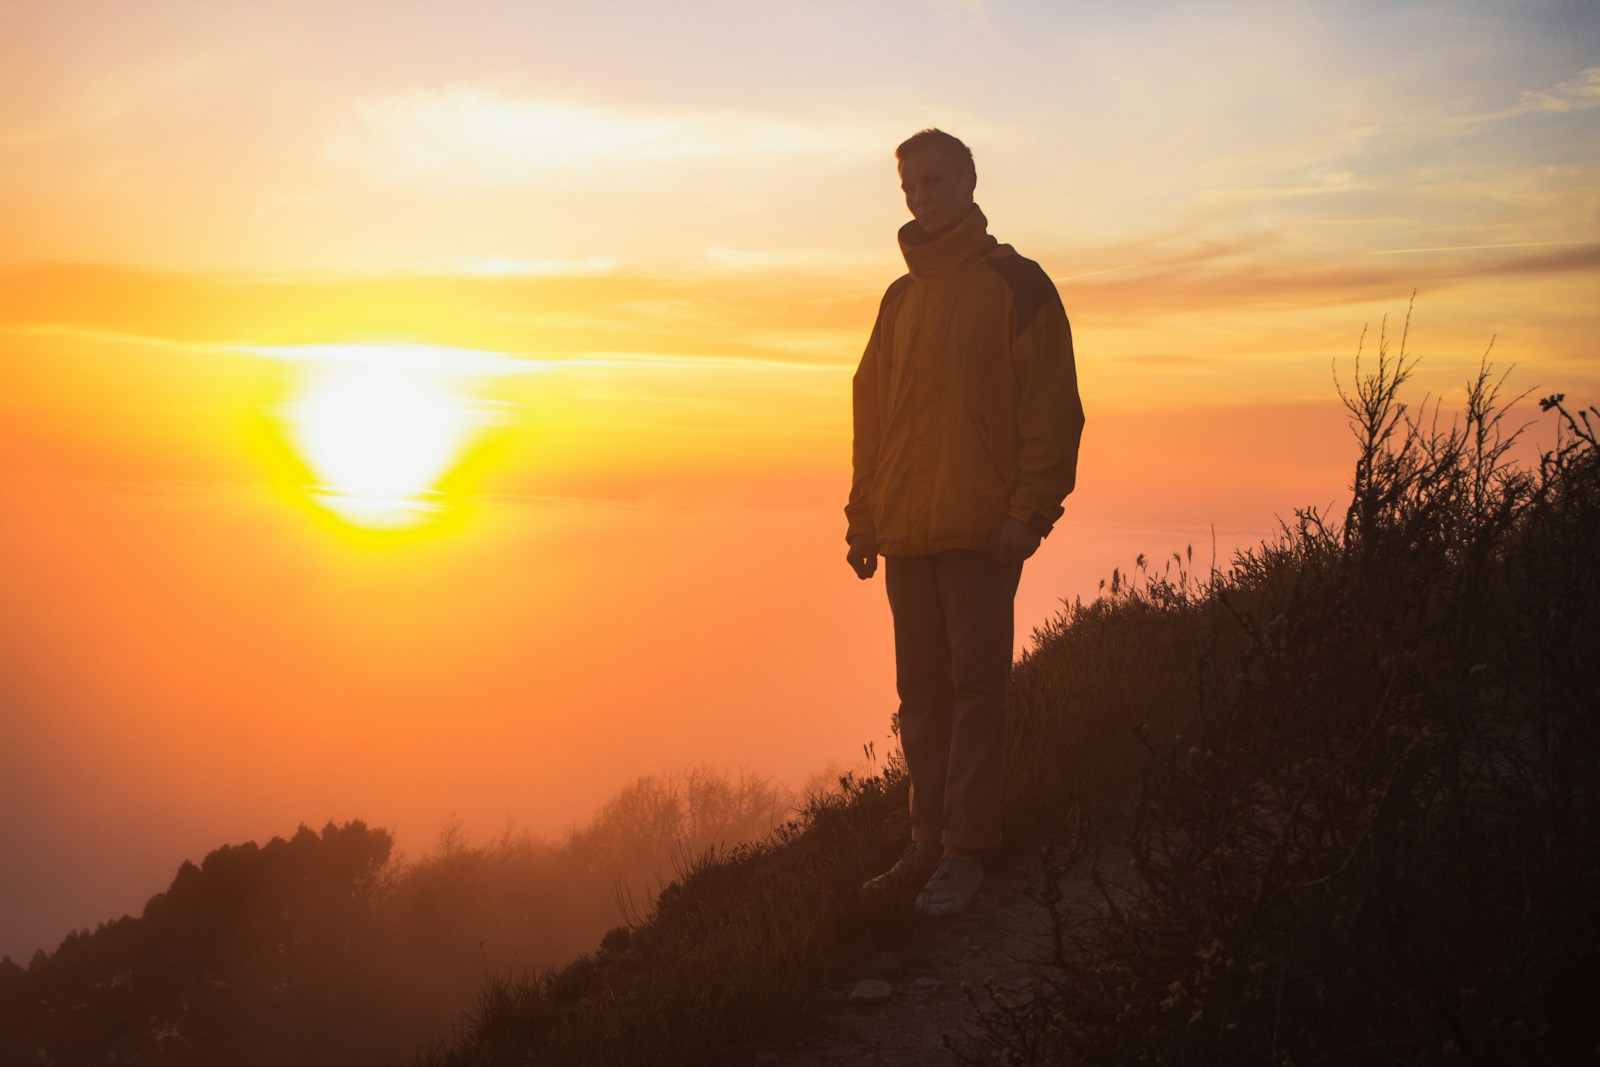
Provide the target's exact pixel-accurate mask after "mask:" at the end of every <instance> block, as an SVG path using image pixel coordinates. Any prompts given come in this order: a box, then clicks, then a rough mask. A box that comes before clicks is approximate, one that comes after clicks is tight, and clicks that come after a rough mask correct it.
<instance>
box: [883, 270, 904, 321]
mask: <svg viewBox="0 0 1600 1067" xmlns="http://www.w3.org/2000/svg"><path fill="white" fill-rule="evenodd" d="M910 287H911V275H910V274H902V275H900V277H898V278H896V279H895V280H894V281H892V282H890V283H889V288H887V289H885V290H884V291H883V300H882V301H881V302H880V303H879V304H878V317H879V318H882V317H883V313H884V312H885V311H888V310H890V309H891V308H893V307H894V305H896V304H898V303H899V302H900V298H901V297H903V296H905V295H906V290H907V289H909V288H910Z"/></svg>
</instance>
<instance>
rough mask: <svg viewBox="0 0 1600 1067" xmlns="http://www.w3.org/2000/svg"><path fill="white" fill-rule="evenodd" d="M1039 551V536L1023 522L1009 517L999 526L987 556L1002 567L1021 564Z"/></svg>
mask: <svg viewBox="0 0 1600 1067" xmlns="http://www.w3.org/2000/svg"><path fill="white" fill-rule="evenodd" d="M1037 551H1039V535H1038V534H1036V533H1034V532H1033V529H1032V528H1031V527H1030V526H1029V525H1028V524H1027V523H1025V522H1018V521H1017V520H1016V519H1013V518H1011V517H1010V516H1007V517H1006V521H1005V522H1004V523H1002V524H1001V526H1000V529H999V531H998V532H997V533H996V534H995V535H994V546H993V547H992V548H991V549H990V550H989V554H990V555H992V556H993V557H994V561H995V562H996V563H998V564H1000V565H1001V566H1002V567H1007V566H1010V565H1011V564H1013V563H1021V562H1022V561H1023V560H1025V559H1027V558H1028V557H1029V556H1031V555H1033V554H1034V553H1035V552H1037Z"/></svg>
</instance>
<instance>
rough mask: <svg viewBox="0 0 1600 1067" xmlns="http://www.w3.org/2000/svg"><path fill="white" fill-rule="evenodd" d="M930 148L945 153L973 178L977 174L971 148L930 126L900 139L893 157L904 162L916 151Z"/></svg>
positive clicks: (956, 138)
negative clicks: (902, 139)
mask: <svg viewBox="0 0 1600 1067" xmlns="http://www.w3.org/2000/svg"><path fill="white" fill-rule="evenodd" d="M930 149H932V150H936V151H940V152H943V153H945V154H946V155H948V156H949V157H950V158H951V159H953V160H954V161H955V162H956V164H957V165H958V166H962V167H965V168H966V170H967V173H968V174H970V175H972V176H973V177H974V178H976V177H977V176H978V166H977V164H976V163H974V162H973V161H972V149H970V148H968V147H967V146H966V145H964V144H962V143H961V139H960V138H958V137H952V136H950V135H949V134H948V133H945V132H944V131H943V130H936V129H934V128H932V127H931V126H930V127H929V128H928V129H926V130H918V131H917V132H916V133H914V134H912V135H911V136H910V137H907V138H906V139H905V140H904V141H901V142H900V147H898V148H896V149H895V150H894V158H895V160H896V161H897V162H898V163H904V162H905V161H906V160H907V159H909V158H910V157H912V156H914V155H916V154H917V153H918V152H926V151H929V150H930Z"/></svg>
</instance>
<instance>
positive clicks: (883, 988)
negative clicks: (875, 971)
mask: <svg viewBox="0 0 1600 1067" xmlns="http://www.w3.org/2000/svg"><path fill="white" fill-rule="evenodd" d="M893 994H894V986H892V985H890V984H889V983H888V982H884V981H880V980H879V979H877V978H863V979H861V981H859V982H857V983H856V987H855V988H854V989H852V990H851V991H850V999H851V1000H852V1001H854V1002H855V1003H857V1004H876V1003H878V1002H879V1001H883V1000H888V999H889V998H890V997H891V996H892V995H893Z"/></svg>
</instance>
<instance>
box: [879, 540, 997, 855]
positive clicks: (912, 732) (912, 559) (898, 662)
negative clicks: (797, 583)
mask: <svg viewBox="0 0 1600 1067" xmlns="http://www.w3.org/2000/svg"><path fill="white" fill-rule="evenodd" d="M884 567H885V578H884V584H885V585H886V586H887V588H888V591H889V608H890V611H891V612H892V613H893V615H894V658H895V682H896V686H897V688H898V689H899V692H900V744H901V747H902V748H903V749H904V750H905V756H906V769H907V770H908V771H910V773H911V831H912V836H913V837H915V838H916V839H917V840H919V841H930V842H931V841H939V842H942V843H943V844H944V845H947V846H949V847H952V848H963V849H985V848H993V847H995V846H996V845H998V844H999V843H1000V786H1001V773H1002V770H1003V767H1004V763H1005V731H1006V683H1007V682H1008V680H1009V679H1010V676H1011V642H1012V628H1013V625H1014V622H1013V615H1014V607H1013V605H1014V602H1015V600H1016V595H1017V582H1018V580H1019V579H1020V578H1021V576H1022V564H1021V563H1017V564H1013V565H1011V566H1001V565H999V564H997V563H995V562H994V560H993V559H991V558H990V556H989V554H988V553H986V552H974V551H970V550H965V549H962V550H955V551H950V552H941V553H939V554H938V555H933V556H889V557H886V558H885V560H884Z"/></svg>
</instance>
